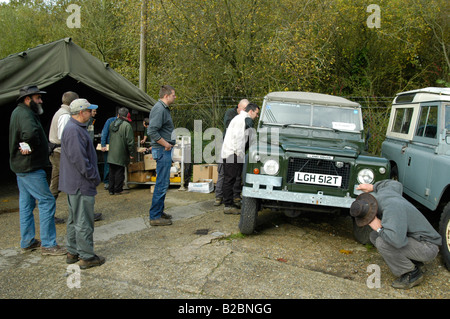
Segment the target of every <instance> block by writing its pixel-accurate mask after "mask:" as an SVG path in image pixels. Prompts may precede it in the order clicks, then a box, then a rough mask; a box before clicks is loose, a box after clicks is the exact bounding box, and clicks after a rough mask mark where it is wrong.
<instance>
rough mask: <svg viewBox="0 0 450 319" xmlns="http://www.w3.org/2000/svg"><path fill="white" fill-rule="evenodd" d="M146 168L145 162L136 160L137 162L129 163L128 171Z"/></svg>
mask: <svg viewBox="0 0 450 319" xmlns="http://www.w3.org/2000/svg"><path fill="white" fill-rule="evenodd" d="M143 170H145V168H144V162H136V163H130V164H128V173H133V172H137V171H143Z"/></svg>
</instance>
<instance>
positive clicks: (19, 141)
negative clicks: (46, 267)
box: [9, 85, 66, 255]
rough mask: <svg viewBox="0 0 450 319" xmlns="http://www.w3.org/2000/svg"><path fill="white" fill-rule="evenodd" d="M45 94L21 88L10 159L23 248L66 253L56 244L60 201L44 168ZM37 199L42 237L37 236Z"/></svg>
mask: <svg viewBox="0 0 450 319" xmlns="http://www.w3.org/2000/svg"><path fill="white" fill-rule="evenodd" d="M45 93H46V92H44V91H40V90H39V89H38V87H37V86H34V85H31V86H25V87H23V88H22V89H20V95H19V97H18V99H17V101H18V105H17V107H16V108H15V109H14V111H13V112H12V114H11V119H10V122H9V154H10V158H9V160H10V167H11V170H12V171H13V172H14V173H15V174H16V176H17V186H18V188H19V215H20V235H21V241H20V247H21V248H22V249H23V250H25V251H31V250H34V249H37V248H38V247H41V253H42V254H43V255H64V254H65V253H66V250H65V249H64V248H62V247H59V246H58V245H57V244H56V226H55V209H56V204H55V198H54V197H53V195H52V193H51V192H50V188H49V186H48V182H47V176H46V175H47V174H46V173H45V170H44V169H45V168H46V167H47V166H48V165H50V162H49V159H48V142H47V137H46V135H45V132H44V129H43V128H42V125H41V121H40V120H39V116H38V115H39V114H42V113H43V109H42V97H41V96H42V94H45ZM36 201H38V207H39V225H40V237H41V238H40V240H39V239H36V238H35V224H34V215H33V210H34V208H35V207H36Z"/></svg>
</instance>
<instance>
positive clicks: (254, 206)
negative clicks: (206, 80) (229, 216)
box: [239, 196, 259, 235]
mask: <svg viewBox="0 0 450 319" xmlns="http://www.w3.org/2000/svg"><path fill="white" fill-rule="evenodd" d="M258 208H259V199H257V198H252V197H245V196H244V197H243V198H242V202H241V219H240V221H239V230H240V231H241V233H243V234H245V235H250V234H252V233H253V232H254V230H255V227H256V218H257V217H258V210H259V209H258Z"/></svg>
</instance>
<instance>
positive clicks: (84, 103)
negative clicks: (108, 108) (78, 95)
mask: <svg viewBox="0 0 450 319" xmlns="http://www.w3.org/2000/svg"><path fill="white" fill-rule="evenodd" d="M97 108H98V105H95V104H91V103H89V101H88V100H86V99H76V100H73V101H72V103H70V113H72V114H74V113H78V112H80V111H83V110H95V109H97Z"/></svg>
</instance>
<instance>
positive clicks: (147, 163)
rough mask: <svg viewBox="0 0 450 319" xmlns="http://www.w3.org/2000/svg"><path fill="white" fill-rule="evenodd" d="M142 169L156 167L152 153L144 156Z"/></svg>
mask: <svg viewBox="0 0 450 319" xmlns="http://www.w3.org/2000/svg"><path fill="white" fill-rule="evenodd" d="M144 169H145V170H146V171H150V170H154V169H156V160H154V159H153V156H152V154H147V155H145V156H144Z"/></svg>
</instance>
